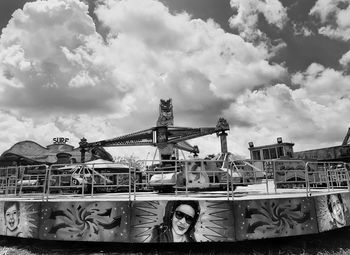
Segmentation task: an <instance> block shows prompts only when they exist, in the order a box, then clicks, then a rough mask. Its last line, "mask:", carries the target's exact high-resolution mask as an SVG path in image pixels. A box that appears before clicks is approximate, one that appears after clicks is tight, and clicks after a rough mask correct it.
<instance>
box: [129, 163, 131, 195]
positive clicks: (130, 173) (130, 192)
mask: <svg viewBox="0 0 350 255" xmlns="http://www.w3.org/2000/svg"><path fill="white" fill-rule="evenodd" d="M129 201H131V163H130V162H129Z"/></svg>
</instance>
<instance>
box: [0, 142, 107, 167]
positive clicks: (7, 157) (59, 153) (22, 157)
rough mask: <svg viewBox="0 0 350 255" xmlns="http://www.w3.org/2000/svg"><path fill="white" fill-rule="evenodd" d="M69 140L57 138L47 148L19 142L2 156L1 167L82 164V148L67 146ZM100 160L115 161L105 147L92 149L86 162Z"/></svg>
mask: <svg viewBox="0 0 350 255" xmlns="http://www.w3.org/2000/svg"><path fill="white" fill-rule="evenodd" d="M68 140H69V139H68V138H62V137H57V138H54V139H53V144H50V145H48V146H46V147H44V146H41V145H40V144H38V143H36V142H33V141H21V142H18V143H16V144H14V145H13V146H12V147H11V148H10V149H8V150H6V151H5V152H3V153H2V154H1V156H0V167H6V166H18V165H40V164H47V165H52V164H70V163H80V162H81V153H80V148H79V147H77V148H74V146H72V145H69V144H67V142H68ZM99 158H101V159H105V160H110V161H113V157H112V156H111V155H110V154H109V153H108V152H107V151H106V150H105V149H104V148H103V147H94V148H90V149H88V150H87V151H86V153H85V159H86V161H91V160H95V159H99Z"/></svg>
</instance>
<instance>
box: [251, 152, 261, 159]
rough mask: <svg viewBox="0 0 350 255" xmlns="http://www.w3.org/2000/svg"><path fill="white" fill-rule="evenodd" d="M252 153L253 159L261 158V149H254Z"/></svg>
mask: <svg viewBox="0 0 350 255" xmlns="http://www.w3.org/2000/svg"><path fill="white" fill-rule="evenodd" d="M252 154H253V160H261V157H260V150H256V151H253V152H252Z"/></svg>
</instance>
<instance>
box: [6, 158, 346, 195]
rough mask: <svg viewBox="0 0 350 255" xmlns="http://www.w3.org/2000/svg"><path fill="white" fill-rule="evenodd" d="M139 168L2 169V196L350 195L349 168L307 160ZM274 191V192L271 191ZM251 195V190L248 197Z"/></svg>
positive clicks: (178, 163) (188, 163)
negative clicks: (324, 192) (327, 192)
mask: <svg viewBox="0 0 350 255" xmlns="http://www.w3.org/2000/svg"><path fill="white" fill-rule="evenodd" d="M135 165H139V166H145V167H144V169H139V168H137V167H136V166H134V165H131V164H129V165H125V164H124V165H123V164H117V163H111V164H103V165H102V164H88V163H87V164H76V165H68V166H66V165H51V166H47V165H35V166H19V167H7V168H0V196H7V197H10V196H16V197H17V196H18V197H22V196H38V197H42V199H46V200H48V199H51V198H53V197H54V196H57V195H68V194H75V195H79V196H84V197H88V196H91V197H93V196H95V195H96V194H98V193H108V192H109V193H115V192H123V193H124V194H127V196H128V198H129V200H131V199H134V200H136V199H137V197H138V196H140V194H142V193H144V192H154V191H158V192H159V193H168V192H172V193H174V194H175V196H180V195H181V196H182V195H184V196H188V195H189V194H190V193H191V194H192V193H193V192H198V191H213V190H214V191H220V192H222V193H221V194H222V196H224V197H227V199H228V200H230V199H234V197H235V194H236V193H237V192H236V191H235V190H236V189H237V187H241V186H242V188H241V189H239V190H241V191H242V190H244V189H245V187H255V186H256V185H260V186H261V185H263V186H264V185H265V193H262V194H267V193H271V191H270V190H271V188H272V186H273V188H272V189H273V190H274V193H276V194H278V193H283V192H286V189H288V190H289V191H290V190H295V191H298V192H305V193H306V195H311V194H312V193H313V192H314V191H315V190H320V189H327V190H333V189H349V187H350V185H349V173H348V169H347V166H346V164H345V163H343V162H304V161H301V160H274V161H273V160H270V161H266V160H265V161H257V160H256V161H254V160H235V161H227V160H225V159H223V160H203V159H192V160H168V161H154V160H152V161H151V160H149V161H147V160H140V161H138V162H136V164H135ZM269 185H271V187H269ZM247 192H249V190H248V191H247Z"/></svg>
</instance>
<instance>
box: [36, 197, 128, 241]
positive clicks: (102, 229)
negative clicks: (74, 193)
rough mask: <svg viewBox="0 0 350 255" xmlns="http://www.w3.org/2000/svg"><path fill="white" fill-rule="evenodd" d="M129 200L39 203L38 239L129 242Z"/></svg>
mask: <svg viewBox="0 0 350 255" xmlns="http://www.w3.org/2000/svg"><path fill="white" fill-rule="evenodd" d="M129 205H130V203H129V202H115V201H114V202H107V201H106V202H96V201H95V202H79V201H77V202H48V203H43V204H42V209H41V221H42V222H43V223H42V225H41V230H40V239H44V240H45V239H47V240H67V241H98V242H128V233H129V214H130V206H129Z"/></svg>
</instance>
